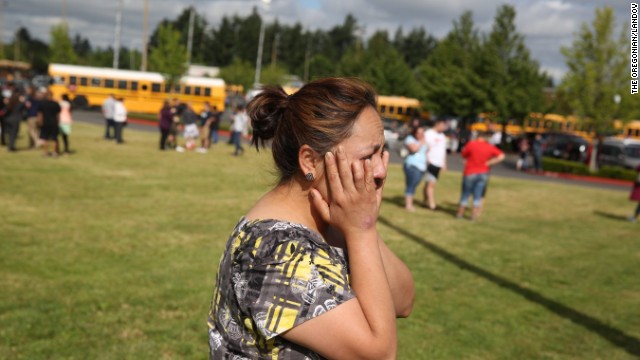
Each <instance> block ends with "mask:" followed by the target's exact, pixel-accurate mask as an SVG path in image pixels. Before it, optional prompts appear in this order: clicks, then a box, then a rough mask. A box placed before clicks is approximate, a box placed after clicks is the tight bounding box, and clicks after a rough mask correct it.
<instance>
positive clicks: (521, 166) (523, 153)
mask: <svg viewBox="0 0 640 360" xmlns="http://www.w3.org/2000/svg"><path fill="white" fill-rule="evenodd" d="M518 152H519V153H520V158H519V159H518V161H517V162H516V169H517V170H518V171H520V170H522V171H527V169H528V168H529V164H528V160H529V159H528V157H529V140H527V135H526V134H525V135H524V136H523V137H522V139H520V141H519V142H518Z"/></svg>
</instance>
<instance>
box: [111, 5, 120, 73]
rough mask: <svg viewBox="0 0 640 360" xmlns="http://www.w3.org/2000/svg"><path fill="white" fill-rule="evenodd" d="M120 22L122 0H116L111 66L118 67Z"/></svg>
mask: <svg viewBox="0 0 640 360" xmlns="http://www.w3.org/2000/svg"><path fill="white" fill-rule="evenodd" d="M121 23H122V0H118V10H117V11H116V31H115V37H114V39H113V68H114V69H117V68H118V61H119V60H120V32H121V25H122V24H121Z"/></svg>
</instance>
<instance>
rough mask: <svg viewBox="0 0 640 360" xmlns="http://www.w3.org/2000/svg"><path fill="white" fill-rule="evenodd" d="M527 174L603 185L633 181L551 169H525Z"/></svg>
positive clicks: (617, 184) (629, 183)
mask: <svg viewBox="0 0 640 360" xmlns="http://www.w3.org/2000/svg"><path fill="white" fill-rule="evenodd" d="M527 174H531V175H538V176H545V177H550V178H558V179H567V180H576V181H584V182H590V183H596V184H605V185H616V186H632V185H633V181H629V180H622V179H610V178H603V177H597V176H584V175H574V174H568V173H557V172H551V171H545V172H544V173H542V174H537V173H535V172H529V171H527Z"/></svg>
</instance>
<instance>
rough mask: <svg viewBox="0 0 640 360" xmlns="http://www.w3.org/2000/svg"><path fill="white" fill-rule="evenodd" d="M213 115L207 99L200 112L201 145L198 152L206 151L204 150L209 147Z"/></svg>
mask: <svg viewBox="0 0 640 360" xmlns="http://www.w3.org/2000/svg"><path fill="white" fill-rule="evenodd" d="M212 116H213V113H212V112H211V105H209V102H208V101H205V103H204V105H203V106H202V111H201V112H200V122H199V123H198V131H199V132H200V147H199V148H198V149H196V151H198V152H206V151H202V150H206V149H208V148H209V129H210V128H211V121H212V119H211V117H212Z"/></svg>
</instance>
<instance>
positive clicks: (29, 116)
mask: <svg viewBox="0 0 640 360" xmlns="http://www.w3.org/2000/svg"><path fill="white" fill-rule="evenodd" d="M21 122H26V124H27V127H28V138H29V148H30V149H36V148H39V147H42V148H43V149H44V155H45V156H47V157H57V156H58V155H59V154H60V153H63V154H69V153H71V149H70V146H69V136H70V135H71V126H72V123H73V118H72V116H71V101H70V99H69V96H68V95H67V94H63V95H62V96H61V98H60V100H59V101H55V100H54V99H53V96H52V94H51V93H50V92H49V91H48V90H47V89H38V90H36V89H35V88H30V89H28V91H27V92H24V91H22V90H21V89H18V88H16V87H15V86H13V85H9V86H8V87H7V88H6V89H5V90H4V91H3V94H2V101H0V123H1V125H2V126H1V128H0V131H1V134H0V135H1V136H0V138H1V142H2V145H3V146H7V148H8V150H9V151H10V152H15V151H17V150H18V149H17V147H16V142H17V139H18V134H19V132H20V123H21ZM59 137H62V141H63V143H64V150H63V151H62V152H60V151H59V146H58V138H59Z"/></svg>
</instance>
